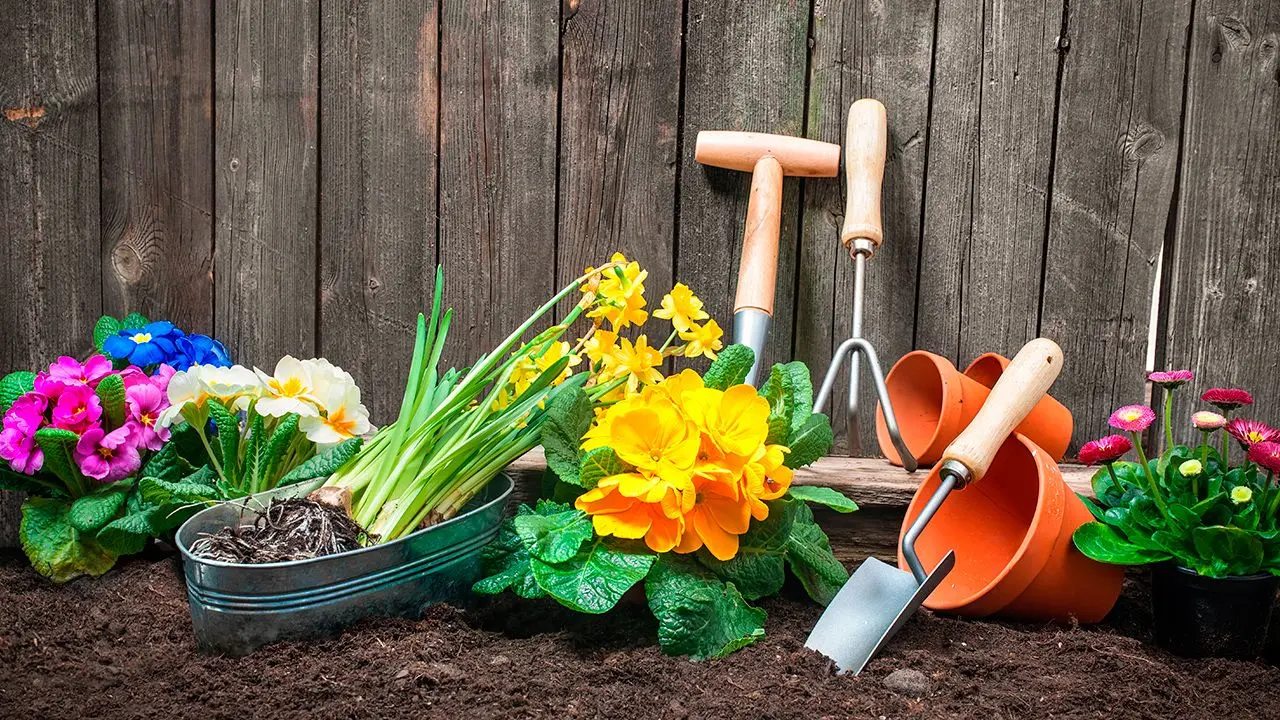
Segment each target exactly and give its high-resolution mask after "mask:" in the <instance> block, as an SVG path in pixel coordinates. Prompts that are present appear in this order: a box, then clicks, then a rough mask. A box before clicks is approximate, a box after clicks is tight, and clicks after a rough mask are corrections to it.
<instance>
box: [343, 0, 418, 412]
mask: <svg viewBox="0 0 1280 720" xmlns="http://www.w3.org/2000/svg"><path fill="white" fill-rule="evenodd" d="M322 10H323V15H322V17H321V39H320V42H321V47H323V48H324V54H323V56H322V57H321V60H320V75H321V77H322V78H323V82H322V84H321V87H320V117H321V119H322V122H323V132H322V133H321V136H320V158H321V164H320V233H319V234H320V244H319V252H320V281H319V282H320V309H319V313H320V317H319V320H320V348H319V351H320V352H321V353H323V354H324V356H325V357H327V358H328V359H329V360H331V361H333V362H334V363H336V364H338V365H340V366H342V367H344V368H346V369H347V370H348V371H349V372H351V373H352V374H353V375H354V376H355V378H356V382H357V383H358V384H359V385H360V388H361V390H362V399H363V400H364V403H365V405H366V406H367V407H368V408H369V411H370V413H371V414H372V419H373V421H374V423H375V424H378V425H382V424H385V423H389V422H391V421H393V420H394V418H395V413H396V411H397V409H398V407H399V403H400V396H399V393H400V392H401V389H402V388H403V387H404V379H405V376H406V375H407V373H408V370H409V360H410V356H411V354H412V352H413V337H414V322H415V319H416V316H417V313H418V312H420V311H423V310H424V309H426V308H428V307H429V305H430V294H429V293H430V285H431V283H432V282H433V281H432V278H434V265H435V253H436V157H437V155H436V144H437V138H438V135H437V122H438V100H439V98H438V90H439V87H438V72H437V60H438V49H437V36H438V33H437V22H436V6H435V4H434V3H432V4H430V5H424V4H423V3H421V2H410V1H408V0H405V1H402V2H396V3H383V4H380V5H379V6H378V8H377V9H376V10H375V9H372V8H370V7H368V6H367V5H366V4H364V3H360V2H345V1H344V2H338V3H333V4H326V5H324V6H323V8H322Z"/></svg>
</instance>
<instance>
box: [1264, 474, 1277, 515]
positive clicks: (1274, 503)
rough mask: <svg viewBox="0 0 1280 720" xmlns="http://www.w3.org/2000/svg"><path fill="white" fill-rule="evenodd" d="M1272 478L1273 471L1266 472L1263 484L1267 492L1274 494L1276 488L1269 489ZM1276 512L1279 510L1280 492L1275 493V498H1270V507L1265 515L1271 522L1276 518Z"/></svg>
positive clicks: (1273, 475)
mask: <svg viewBox="0 0 1280 720" xmlns="http://www.w3.org/2000/svg"><path fill="white" fill-rule="evenodd" d="M1274 477H1275V471H1274V470H1268V471H1267V481H1266V483H1264V485H1265V486H1266V488H1267V492H1275V490H1276V488H1273V487H1271V483H1272V479H1273V478H1274ZM1276 510H1280V492H1275V496H1274V497H1272V498H1271V507H1270V508H1269V509H1268V512H1267V514H1268V515H1270V516H1271V519H1272V521H1273V522H1274V520H1275V517H1276Z"/></svg>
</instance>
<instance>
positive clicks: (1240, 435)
mask: <svg viewBox="0 0 1280 720" xmlns="http://www.w3.org/2000/svg"><path fill="white" fill-rule="evenodd" d="M1227 433H1228V434H1229V435H1231V437H1233V438H1235V439H1236V440H1237V441H1239V442H1240V445H1241V446H1242V447H1245V448H1249V447H1251V446H1253V445H1257V444H1258V443H1263V442H1275V441H1276V440H1278V439H1280V430H1277V429H1275V428H1273V427H1271V426H1270V425H1268V424H1266V423H1264V422H1262V421H1261V420H1249V419H1247V418H1233V419H1232V420H1231V422H1229V423H1227Z"/></svg>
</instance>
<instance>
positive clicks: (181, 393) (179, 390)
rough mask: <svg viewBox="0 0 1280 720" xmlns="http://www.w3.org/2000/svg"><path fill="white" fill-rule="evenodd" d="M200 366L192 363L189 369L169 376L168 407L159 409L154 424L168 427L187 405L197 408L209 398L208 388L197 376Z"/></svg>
mask: <svg viewBox="0 0 1280 720" xmlns="http://www.w3.org/2000/svg"><path fill="white" fill-rule="evenodd" d="M200 367H201V366H200V365H193V366H191V369H189V370H182V371H179V372H176V373H174V374H173V377H171V378H169V387H168V390H167V391H166V394H167V395H168V396H169V407H167V408H165V409H164V410H162V411H160V416H159V417H158V418H156V425H158V426H160V427H162V428H164V427H169V426H170V425H172V424H173V423H174V422H175V421H176V420H177V419H178V418H179V417H180V416H181V415H182V410H183V409H184V408H186V407H187V406H188V405H194V406H196V407H197V408H198V407H200V406H201V405H204V403H205V401H206V400H208V399H209V391H208V389H207V388H206V387H205V385H204V383H202V382H200V378H199V377H198V376H197V370H199V368H200Z"/></svg>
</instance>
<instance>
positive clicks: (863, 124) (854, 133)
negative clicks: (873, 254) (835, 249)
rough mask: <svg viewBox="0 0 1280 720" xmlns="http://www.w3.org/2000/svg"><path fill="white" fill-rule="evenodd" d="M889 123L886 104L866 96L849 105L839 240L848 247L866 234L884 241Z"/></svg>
mask: <svg viewBox="0 0 1280 720" xmlns="http://www.w3.org/2000/svg"><path fill="white" fill-rule="evenodd" d="M888 135H889V127H888V120H887V119H886V117H885V111H884V105H881V104H880V101H878V100H872V99H870V98H863V99H862V100H859V101H857V102H855V103H854V104H853V105H851V106H850V107H849V124H848V125H847V126H846V129H845V135H844V174H845V178H844V179H845V186H846V187H847V188H848V189H847V191H846V192H847V194H846V196H845V205H844V227H842V228H841V229H840V242H842V243H844V246H845V247H846V248H847V247H849V244H850V243H852V242H853V241H854V240H857V239H858V238H865V239H867V240H870V241H871V242H872V243H874V244H875V246H876V247H877V248H879V247H880V243H882V242H884V228H883V227H882V226H881V224H880V185H881V184H882V183H883V182H884V156H885V145H886V143H887V142H888Z"/></svg>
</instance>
